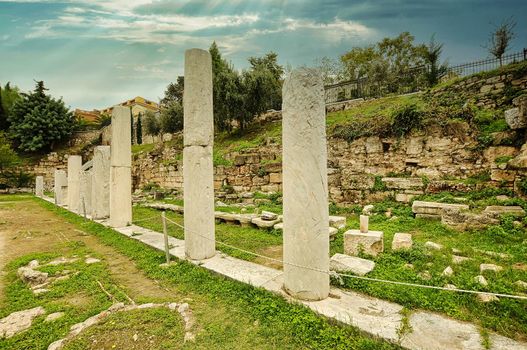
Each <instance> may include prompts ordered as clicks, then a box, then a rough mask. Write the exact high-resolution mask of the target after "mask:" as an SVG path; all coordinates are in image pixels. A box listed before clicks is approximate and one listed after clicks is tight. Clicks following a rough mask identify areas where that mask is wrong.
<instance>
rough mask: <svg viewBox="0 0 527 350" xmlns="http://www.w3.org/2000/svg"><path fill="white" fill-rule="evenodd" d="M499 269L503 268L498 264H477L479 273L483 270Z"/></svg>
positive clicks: (498, 270)
mask: <svg viewBox="0 0 527 350" xmlns="http://www.w3.org/2000/svg"><path fill="white" fill-rule="evenodd" d="M501 270H503V267H501V266H498V265H494V264H481V265H479V271H480V272H481V273H483V272H485V271H493V272H496V273H497V272H500V271H501Z"/></svg>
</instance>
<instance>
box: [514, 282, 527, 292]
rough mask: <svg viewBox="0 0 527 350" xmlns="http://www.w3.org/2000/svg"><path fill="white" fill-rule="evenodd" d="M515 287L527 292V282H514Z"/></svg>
mask: <svg viewBox="0 0 527 350" xmlns="http://www.w3.org/2000/svg"><path fill="white" fill-rule="evenodd" d="M514 285H515V286H516V287H518V288H520V289H523V290H527V282H525V281H520V280H518V281H516V282H514Z"/></svg>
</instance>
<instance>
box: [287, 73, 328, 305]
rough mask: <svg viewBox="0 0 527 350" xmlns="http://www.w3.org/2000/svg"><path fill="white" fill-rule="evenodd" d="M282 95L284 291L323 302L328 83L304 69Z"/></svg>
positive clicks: (325, 287) (289, 81)
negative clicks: (325, 87) (326, 94)
mask: <svg viewBox="0 0 527 350" xmlns="http://www.w3.org/2000/svg"><path fill="white" fill-rule="evenodd" d="M282 94H283V97H282V130H283V131H282V147H283V151H282V152H283V206H284V229H283V231H284V289H285V290H286V291H287V292H288V293H289V294H290V295H292V296H294V297H296V298H299V299H304V300H321V299H324V298H326V297H327V296H328V294H329V274H328V272H329V236H328V221H329V209H328V181H327V149H326V118H325V116H326V107H325V103H324V84H323V82H322V78H321V76H320V74H319V73H318V72H317V71H316V70H313V69H308V68H301V69H297V70H295V71H293V72H292V73H291V75H290V76H289V77H288V78H287V79H286V80H285V82H284V86H283V93H282Z"/></svg>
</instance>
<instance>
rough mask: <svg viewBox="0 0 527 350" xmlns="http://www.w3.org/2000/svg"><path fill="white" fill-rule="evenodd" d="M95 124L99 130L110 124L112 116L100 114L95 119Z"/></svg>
mask: <svg viewBox="0 0 527 350" xmlns="http://www.w3.org/2000/svg"><path fill="white" fill-rule="evenodd" d="M95 123H96V124H97V126H98V127H99V129H102V128H104V127H105V126H108V125H110V124H112V116H111V115H109V114H106V113H101V114H100V115H98V116H97V118H96V119H95Z"/></svg>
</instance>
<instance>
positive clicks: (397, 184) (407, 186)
mask: <svg viewBox="0 0 527 350" xmlns="http://www.w3.org/2000/svg"><path fill="white" fill-rule="evenodd" d="M381 181H382V182H383V183H384V184H385V185H386V187H387V188H388V189H390V190H415V189H422V188H423V187H424V183H423V179H421V178H420V177H383V178H382V179H381Z"/></svg>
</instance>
